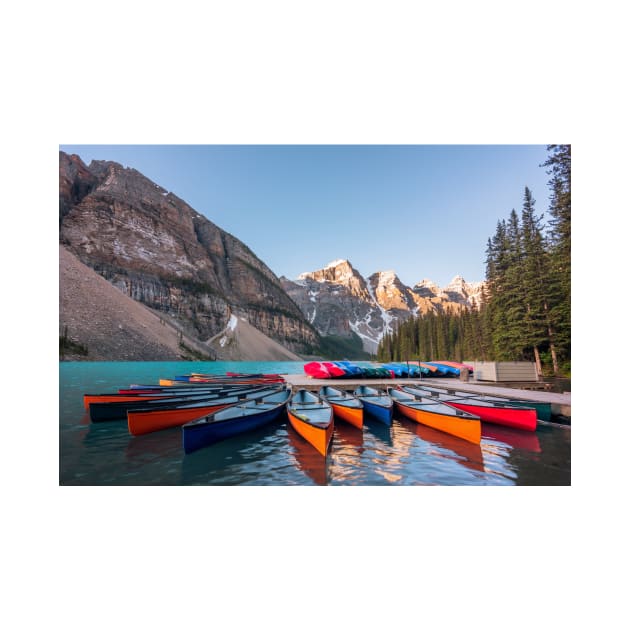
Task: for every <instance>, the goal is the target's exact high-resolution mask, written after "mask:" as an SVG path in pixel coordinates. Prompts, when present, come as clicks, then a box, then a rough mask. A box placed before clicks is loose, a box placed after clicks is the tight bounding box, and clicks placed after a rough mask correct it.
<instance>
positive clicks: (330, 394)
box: [319, 385, 363, 429]
mask: <svg viewBox="0 0 630 630" xmlns="http://www.w3.org/2000/svg"><path fill="white" fill-rule="evenodd" d="M319 395H320V396H321V397H322V398H323V399H324V400H325V401H327V402H328V403H329V404H330V406H331V407H332V409H333V413H334V414H335V416H336V417H337V418H339V419H341V420H345V421H346V422H349V423H350V424H352V425H353V426H355V427H357V429H362V428H363V403H362V402H361V401H360V400H359V399H358V398H357V397H356V396H353V395H351V394H348V393H347V392H344V391H341V390H339V389H335V388H334V387H329V386H327V385H326V386H324V387H321V388H320V390H319Z"/></svg>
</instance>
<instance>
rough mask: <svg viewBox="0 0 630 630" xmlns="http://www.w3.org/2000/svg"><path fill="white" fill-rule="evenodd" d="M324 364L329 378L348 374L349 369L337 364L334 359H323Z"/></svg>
mask: <svg viewBox="0 0 630 630" xmlns="http://www.w3.org/2000/svg"><path fill="white" fill-rule="evenodd" d="M322 365H323V366H324V367H325V368H326V369H327V370H328V373H329V374H330V377H329V378H343V377H345V376H348V370H347V369H345V368H343V367H340V366H339V365H335V364H334V363H333V362H332V361H322Z"/></svg>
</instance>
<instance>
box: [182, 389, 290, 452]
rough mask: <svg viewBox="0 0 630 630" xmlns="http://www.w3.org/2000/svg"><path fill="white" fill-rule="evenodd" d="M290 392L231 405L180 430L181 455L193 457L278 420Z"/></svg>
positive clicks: (286, 390)
mask: <svg viewBox="0 0 630 630" xmlns="http://www.w3.org/2000/svg"><path fill="white" fill-rule="evenodd" d="M290 395H291V392H290V391H289V390H288V389H282V390H281V391H276V392H273V393H271V394H269V395H267V396H263V397H262V398H259V399H258V400H250V401H246V402H243V403H242V404H238V405H233V406H231V407H227V408H226V409H222V410H221V411H217V412H216V413H213V414H210V415H208V416H204V417H203V418H199V419H198V420H193V421H192V422H188V423H186V424H184V425H183V426H182V440H183V443H184V451H185V452H186V453H192V452H193V451H197V450H199V449H200V448H204V447H205V446H210V445H211V444H214V443H215V442H219V441H221V440H226V439H228V438H231V437H233V436H235V435H240V434H241V433H246V432H248V431H253V430H254V429H258V428H260V427H262V426H265V425H266V424H269V423H271V422H274V421H275V420H278V419H279V418H280V417H281V416H282V413H283V412H284V410H285V407H286V404H287V401H288V400H289V396H290Z"/></svg>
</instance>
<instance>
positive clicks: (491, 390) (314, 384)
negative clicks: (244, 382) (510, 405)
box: [283, 374, 571, 418]
mask: <svg viewBox="0 0 630 630" xmlns="http://www.w3.org/2000/svg"><path fill="white" fill-rule="evenodd" d="M283 377H284V379H285V380H286V381H287V383H288V384H289V385H291V387H292V388H293V389H300V388H303V389H307V390H309V391H317V390H319V388H320V387H322V386H324V385H330V386H331V387H335V388H337V389H344V390H348V391H350V390H353V389H355V388H356V387H358V386H359V385H369V386H370V387H376V388H378V389H385V388H386V387H392V386H396V385H430V386H431V387H436V388H437V387H439V388H442V389H444V391H445V392H446V393H448V392H449V390H450V391H455V390H457V391H460V392H469V393H471V394H488V395H489V396H507V397H508V398H519V399H520V400H532V401H536V402H548V403H551V413H552V414H553V415H554V416H564V417H565V418H570V417H571V392H564V393H562V394H558V393H555V392H549V391H538V390H533V389H516V388H514V387H500V386H497V385H489V384H485V383H480V382H478V381H474V380H473V381H460V380H459V379H455V378H453V379H445V378H385V379H377V378H370V379H366V378H363V379H361V378H356V379H353V378H343V379H340V378H335V379H323V378H310V377H308V376H306V375H303V374H283Z"/></svg>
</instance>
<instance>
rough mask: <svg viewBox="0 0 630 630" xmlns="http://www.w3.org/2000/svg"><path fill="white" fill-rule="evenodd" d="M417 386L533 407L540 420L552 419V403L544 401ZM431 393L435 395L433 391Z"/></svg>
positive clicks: (466, 396)
mask: <svg viewBox="0 0 630 630" xmlns="http://www.w3.org/2000/svg"><path fill="white" fill-rule="evenodd" d="M417 387H419V388H420V389H426V390H427V391H429V392H435V394H439V395H449V396H455V397H457V398H478V399H480V400H486V401H488V402H501V403H504V404H507V405H510V406H512V407H531V408H534V409H535V410H536V417H537V418H538V419H539V420H544V421H545V422H549V421H550V420H551V403H548V402H544V401H538V400H527V399H526V398H511V397H509V396H497V395H495V394H481V393H478V394H475V393H473V392H462V391H458V390H453V389H451V388H449V389H448V390H444V389H440V388H432V387H430V386H425V385H418V386H417ZM431 395H433V393H432V394H431Z"/></svg>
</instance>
